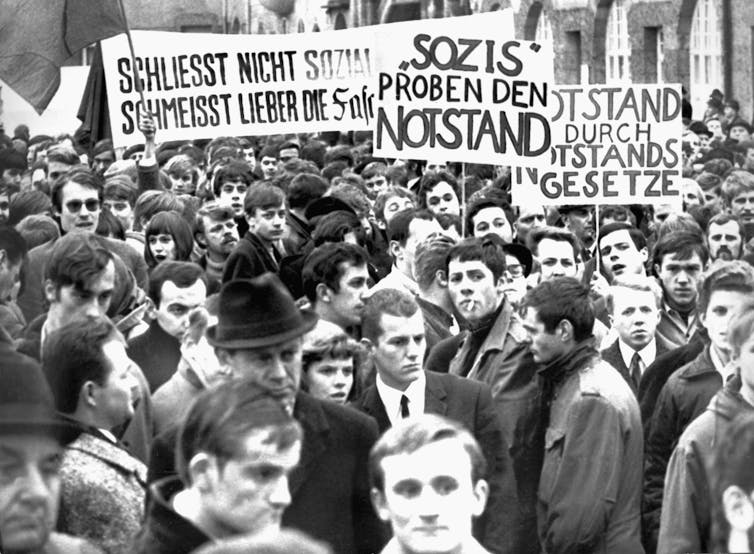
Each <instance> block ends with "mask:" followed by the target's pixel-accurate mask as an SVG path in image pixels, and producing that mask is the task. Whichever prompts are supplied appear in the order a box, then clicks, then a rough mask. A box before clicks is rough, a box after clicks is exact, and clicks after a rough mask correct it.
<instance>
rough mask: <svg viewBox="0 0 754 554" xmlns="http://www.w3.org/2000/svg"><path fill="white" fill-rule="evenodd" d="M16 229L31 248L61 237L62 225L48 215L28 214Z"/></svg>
mask: <svg viewBox="0 0 754 554" xmlns="http://www.w3.org/2000/svg"><path fill="white" fill-rule="evenodd" d="M16 230H17V231H18V232H19V233H21V236H22V237H23V238H24V241H25V242H26V246H27V247H28V248H29V250H31V249H32V248H34V247H36V246H39V245H41V244H44V243H46V242H50V241H51V240H56V239H58V238H60V227H59V226H58V224H57V223H56V222H55V220H54V219H52V218H51V217H50V216H48V215H42V214H34V215H27V216H26V217H25V218H23V219H22V220H21V221H19V222H18V224H17V225H16Z"/></svg>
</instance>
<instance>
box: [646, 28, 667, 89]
mask: <svg viewBox="0 0 754 554" xmlns="http://www.w3.org/2000/svg"><path fill="white" fill-rule="evenodd" d="M664 58H665V54H664V45H663V33H662V27H644V64H645V65H644V71H645V73H646V74H645V76H644V77H645V79H646V81H647V82H648V83H662V82H664V79H663V75H662V62H663V60H664Z"/></svg>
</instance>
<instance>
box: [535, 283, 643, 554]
mask: <svg viewBox="0 0 754 554" xmlns="http://www.w3.org/2000/svg"><path fill="white" fill-rule="evenodd" d="M523 306H524V307H523V313H524V314H525V315H524V323H523V325H524V328H525V330H526V333H527V335H528V339H527V340H528V343H529V345H530V348H531V353H532V355H533V357H534V361H535V362H536V363H537V364H538V365H539V367H540V369H539V371H538V374H539V377H540V379H541V380H542V383H543V391H544V392H543V395H544V396H543V398H542V402H543V404H542V405H543V406H545V407H546V408H545V409H546V416H545V417H546V419H545V421H547V426H548V427H547V430H546V434H545V444H544V446H545V451H544V460H543V464H542V474H541V476H540V479H539V491H538V503H537V520H538V527H539V542H540V544H541V545H542V549H543V550H545V551H547V552H567V551H569V550H571V549H573V547H574V545H579V546H578V548H579V549H580V550H583V551H584V552H641V551H642V547H641V541H640V538H641V478H642V446H643V445H642V430H641V418H640V415H639V406H638V405H637V403H636V398H635V397H634V395H633V393H632V392H631V389H630V388H629V386H628V384H627V383H626V382H625V381H624V380H623V379H621V377H620V376H619V375H618V373H617V372H616V371H615V369H613V368H612V367H610V365H609V364H607V363H605V362H603V361H602V360H601V358H600V355H599V352H598V351H597V350H596V349H595V348H594V344H593V340H594V339H593V336H592V328H593V326H594V310H593V308H592V304H591V302H590V301H589V289H588V288H586V287H585V286H583V285H582V284H581V283H579V282H578V281H577V280H576V279H573V278H570V277H555V278H553V279H550V280H547V281H544V282H542V283H540V284H539V285H538V286H537V287H536V288H534V289H532V290H530V291H529V292H528V293H527V294H526V297H525V298H524V302H523ZM587 458H588V459H589V463H584V460H585V459H587ZM585 499H588V500H586V501H585Z"/></svg>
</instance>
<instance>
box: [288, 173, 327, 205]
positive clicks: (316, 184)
mask: <svg viewBox="0 0 754 554" xmlns="http://www.w3.org/2000/svg"><path fill="white" fill-rule="evenodd" d="M328 187H329V185H328V183H327V181H326V180H325V179H323V178H322V177H320V176H319V175H313V174H311V173H300V174H299V175H296V176H295V177H294V178H293V180H292V181H291V184H290V185H288V192H287V196H288V205H289V206H290V207H291V209H296V210H303V209H304V208H306V206H308V205H309V203H310V202H313V201H314V200H316V199H317V198H321V197H322V196H324V194H325V193H326V192H327V189H328Z"/></svg>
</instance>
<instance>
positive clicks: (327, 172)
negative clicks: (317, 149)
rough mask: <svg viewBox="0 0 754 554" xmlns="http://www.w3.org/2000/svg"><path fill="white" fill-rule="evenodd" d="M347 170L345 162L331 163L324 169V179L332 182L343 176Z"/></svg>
mask: <svg viewBox="0 0 754 554" xmlns="http://www.w3.org/2000/svg"><path fill="white" fill-rule="evenodd" d="M325 159H326V158H325ZM346 169H348V164H347V163H346V162H344V161H335V162H329V163H326V165H325V166H324V167H323V168H322V177H323V178H325V179H327V181H328V182H332V180H333V179H335V178H336V177H340V176H341V175H343V172H344V171H345V170H346Z"/></svg>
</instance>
